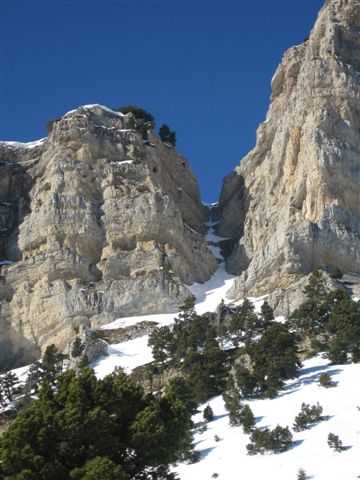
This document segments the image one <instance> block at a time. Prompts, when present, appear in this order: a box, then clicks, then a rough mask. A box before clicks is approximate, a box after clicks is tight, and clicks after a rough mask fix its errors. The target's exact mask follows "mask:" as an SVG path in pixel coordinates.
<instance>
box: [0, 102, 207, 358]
mask: <svg viewBox="0 0 360 480" xmlns="http://www.w3.org/2000/svg"><path fill="white" fill-rule="evenodd" d="M132 127H133V121H132V119H131V117H130V116H128V115H125V116H124V115H122V114H119V113H116V112H113V111H111V110H108V109H106V108H104V107H101V106H98V105H94V106H89V107H82V108H78V109H76V110H74V111H72V112H69V113H68V114H66V115H65V116H64V117H63V118H61V119H59V120H57V121H56V122H55V123H54V124H53V126H52V129H51V132H50V134H49V137H48V138H47V139H44V140H43V141H40V142H37V143H34V144H25V145H21V144H12V143H5V142H3V143H0V162H1V163H0V170H1V175H0V182H1V185H0V187H1V189H0V254H1V257H0V260H3V262H2V263H6V262H8V261H12V262H14V263H13V264H12V265H2V266H1V267H0V269H1V277H0V300H1V314H0V315H1V317H0V335H1V334H2V345H0V350H1V352H2V359H1V358H0V362H1V360H3V361H4V359H5V358H8V357H9V355H10V351H11V353H12V354H14V353H15V354H16V355H17V358H18V359H21V360H24V361H25V360H28V359H29V358H31V357H33V356H36V355H37V354H39V352H40V351H41V350H42V349H44V347H45V346H46V345H47V344H49V343H56V344H57V345H58V346H59V347H60V348H62V347H63V346H65V344H66V343H67V341H68V340H69V338H71V336H72V335H73V334H74V330H76V329H77V327H78V326H80V325H81V326H84V325H85V326H89V325H91V326H96V325H99V324H102V323H107V322H109V321H112V320H114V319H115V318H117V317H119V316H123V315H132V314H144V313H146V314H150V313H155V312H156V313H158V312H169V311H174V310H176V307H177V305H178V304H179V302H181V301H183V300H184V299H185V298H186V297H187V296H189V291H188V289H187V288H186V285H189V284H191V283H193V282H203V281H205V280H207V279H208V278H209V277H210V276H211V274H212V273H213V271H214V270H215V268H216V260H215V258H214V256H213V255H212V254H211V252H210V251H209V250H208V247H207V244H206V242H205V241H204V239H203V233H204V232H203V223H204V221H205V220H206V216H207V211H206V209H205V208H204V207H203V206H202V204H201V202H200V198H199V192H198V186H197V182H196V180H195V178H194V176H193V174H192V173H191V170H190V169H189V166H188V163H187V161H186V160H185V159H184V158H183V157H181V156H180V155H178V154H177V153H176V151H175V149H174V148H171V147H169V146H167V145H165V144H163V143H162V142H161V141H160V140H159V139H158V138H157V137H155V136H153V135H150V143H149V144H145V145H144V142H143V140H142V136H141V135H140V134H139V133H138V132H137V131H136V130H135V129H133V128H132ZM4 261H6V262H4Z"/></svg>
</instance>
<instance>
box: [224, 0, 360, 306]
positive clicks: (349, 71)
mask: <svg viewBox="0 0 360 480" xmlns="http://www.w3.org/2000/svg"><path fill="white" fill-rule="evenodd" d="M359 32H360V2H358V1H357V0H328V1H327V2H326V3H325V5H324V7H323V9H322V10H321V12H320V14H319V17H318V19H317V22H316V24H315V27H314V29H313V30H312V32H311V34H310V37H309V39H308V40H306V41H305V42H304V43H303V44H302V45H298V46H296V47H294V48H291V49H290V50H288V51H287V52H286V53H285V55H284V57H283V60H282V62H281V65H280V66H279V68H278V69H277V71H276V73H275V75H274V77H273V80H272V98H271V106H270V109H269V111H268V114H267V118H266V121H265V122H264V123H263V124H262V125H260V127H259V129H258V132H257V143H256V146H255V148H254V149H253V150H252V151H251V152H250V153H249V154H248V155H247V156H246V157H245V158H244V159H243V160H242V161H241V164H240V166H239V167H238V168H236V170H235V171H234V172H233V173H232V174H231V175H229V176H228V177H227V178H226V179H225V182H224V185H223V190H222V193H221V199H220V214H221V217H222V218H221V222H220V224H219V227H218V231H219V234H221V235H224V236H229V237H231V238H233V239H236V242H235V248H234V249H233V251H232V253H231V255H230V256H229V258H228V263H227V265H228V269H229V271H230V272H233V273H235V274H236V275H239V278H238V279H237V281H236V283H235V287H234V288H233V290H232V296H233V297H234V298H236V297H241V296H243V295H244V294H246V295H250V294H251V295H262V294H266V293H269V292H273V291H274V290H276V289H287V288H288V287H289V286H291V285H294V282H297V281H300V279H301V278H303V276H304V275H306V274H308V273H309V272H311V271H312V270H314V269H317V268H321V269H324V270H327V271H329V272H330V273H331V272H332V271H338V269H340V270H341V271H342V272H353V273H356V274H360V35H359Z"/></svg>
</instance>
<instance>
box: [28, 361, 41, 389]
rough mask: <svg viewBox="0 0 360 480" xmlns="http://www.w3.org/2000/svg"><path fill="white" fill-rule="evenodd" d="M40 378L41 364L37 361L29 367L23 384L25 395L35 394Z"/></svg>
mask: <svg viewBox="0 0 360 480" xmlns="http://www.w3.org/2000/svg"><path fill="white" fill-rule="evenodd" d="M41 378H42V370H41V363H40V362H39V361H37V362H34V363H33V364H32V365H30V368H29V371H28V375H27V378H26V382H25V394H26V395H31V393H33V392H34V393H37V391H38V389H39V385H40V382H41Z"/></svg>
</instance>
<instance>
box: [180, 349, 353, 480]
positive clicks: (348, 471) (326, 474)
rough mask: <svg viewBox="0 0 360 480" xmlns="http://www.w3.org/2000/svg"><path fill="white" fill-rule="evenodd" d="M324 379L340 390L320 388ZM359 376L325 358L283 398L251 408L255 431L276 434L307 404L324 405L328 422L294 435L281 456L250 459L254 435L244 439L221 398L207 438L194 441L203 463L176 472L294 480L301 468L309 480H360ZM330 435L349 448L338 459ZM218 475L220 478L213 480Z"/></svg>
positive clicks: (184, 476) (227, 479)
mask: <svg viewBox="0 0 360 480" xmlns="http://www.w3.org/2000/svg"><path fill="white" fill-rule="evenodd" d="M321 373H328V374H330V375H333V379H334V381H336V382H338V383H337V387H336V388H331V389H326V388H323V387H320V386H319V383H318V381H319V377H320V375H321ZM359 373H360V365H359V364H354V365H340V366H336V365H329V364H328V363H327V361H326V360H324V359H322V358H321V356H319V357H315V358H312V359H311V360H307V361H306V362H305V363H304V366H303V368H302V370H301V372H300V376H299V377H298V378H297V379H296V380H294V381H290V382H288V384H287V386H286V387H285V388H284V390H283V391H281V392H280V394H279V397H278V398H276V399H273V400H251V401H249V402H246V403H248V404H249V405H250V408H251V409H252V410H253V412H254V415H255V417H256V420H257V423H256V426H257V427H268V428H275V427H276V426H277V425H281V426H289V427H290V428H291V427H292V425H293V423H294V419H295V416H296V415H297V414H298V413H299V411H300V408H301V404H302V403H303V402H305V403H309V404H311V405H314V404H316V403H317V402H319V403H320V405H322V407H323V409H324V415H325V416H328V419H327V420H326V421H323V422H320V423H319V424H317V425H314V426H313V427H312V428H311V429H310V430H306V431H303V432H298V433H296V432H293V433H294V444H293V448H291V449H290V450H289V451H287V452H284V453H281V454H267V455H256V456H249V455H247V450H246V445H247V444H248V443H249V435H246V434H244V433H243V431H242V428H241V427H230V425H229V417H228V412H227V411H226V409H225V407H224V402H223V399H222V397H216V398H214V399H212V400H211V401H210V402H209V404H210V405H211V408H212V409H213V411H214V415H215V418H214V421H212V422H210V423H209V424H208V428H207V430H206V431H205V432H202V433H201V432H198V433H196V435H195V445H196V449H197V450H198V451H199V453H200V461H199V462H198V463H195V464H192V465H186V464H180V465H178V466H177V467H176V469H175V470H176V472H177V473H178V474H179V477H180V479H181V480H192V479H194V478H196V479H198V480H208V479H210V478H219V479H224V480H236V479H238V478H254V479H261V478H271V479H277V480H291V479H294V480H295V479H296V478H297V472H298V470H299V469H300V468H302V469H304V470H305V471H306V473H307V474H308V478H309V479H310V478H313V479H316V480H336V479H339V478H342V479H344V480H352V479H355V478H358V475H359V462H358V459H359V454H360V444H359V411H358V409H357V407H358V403H359V402H358V396H357V379H358V376H359ZM205 406H206V405H204V406H203V408H204V407H205ZM203 408H202V409H201V410H203ZM194 420H195V423H196V424H199V423H200V422H202V421H203V417H202V411H201V413H200V414H198V415H197V416H196V417H195V418H194ZM330 432H332V433H335V434H336V435H338V436H339V437H340V439H341V440H342V441H343V445H344V447H347V448H346V450H344V451H343V452H341V453H340V452H339V453H337V452H334V451H333V450H331V449H330V448H329V447H328V444H327V437H328V434H329V433H330ZM215 436H217V437H218V439H219V440H218V441H216V439H215V438H214V437H215ZM214 474H217V475H218V477H213V475H214Z"/></svg>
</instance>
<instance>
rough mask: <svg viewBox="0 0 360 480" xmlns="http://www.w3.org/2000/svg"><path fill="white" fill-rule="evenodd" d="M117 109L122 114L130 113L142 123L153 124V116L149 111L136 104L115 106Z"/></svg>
mask: <svg viewBox="0 0 360 480" xmlns="http://www.w3.org/2000/svg"><path fill="white" fill-rule="evenodd" d="M117 111H118V112H121V113H123V114H124V115H126V114H127V113H132V114H133V115H134V117H135V119H136V120H138V121H141V122H143V123H150V124H151V125H152V127H154V125H155V118H154V116H153V115H152V114H151V113H150V112H147V111H146V110H144V109H143V108H141V107H138V106H137V105H124V106H123V107H119V108H117Z"/></svg>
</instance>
